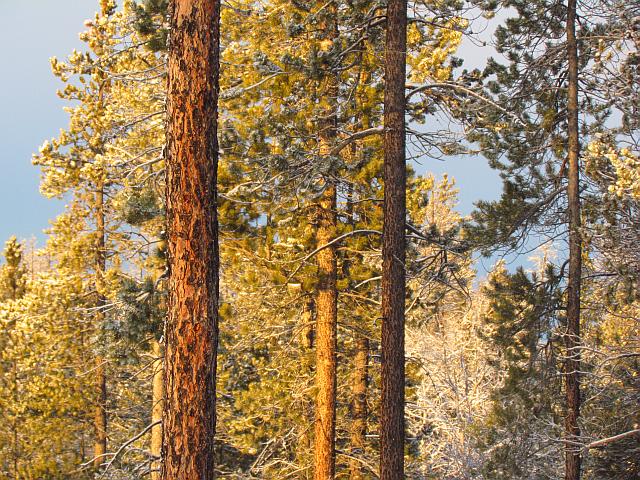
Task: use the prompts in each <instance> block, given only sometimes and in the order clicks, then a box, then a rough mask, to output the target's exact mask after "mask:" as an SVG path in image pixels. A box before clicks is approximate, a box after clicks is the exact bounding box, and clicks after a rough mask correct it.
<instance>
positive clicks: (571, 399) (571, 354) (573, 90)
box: [565, 0, 582, 480]
mask: <svg viewBox="0 0 640 480" xmlns="http://www.w3.org/2000/svg"><path fill="white" fill-rule="evenodd" d="M567 57H568V62H569V85H568V99H567V121H568V132H567V133H568V144H569V148H568V154H569V187H568V192H567V194H568V207H569V208H568V209H569V212H568V213H569V281H568V287H567V332H566V334H565V346H566V350H567V362H566V366H565V368H566V371H565V376H566V417H565V435H566V440H567V444H566V447H565V449H566V454H565V480H579V479H580V463H581V461H580V460H581V459H580V449H579V447H578V446H577V445H576V442H578V441H579V437H580V427H579V425H578V419H579V418H580V374H579V371H580V286H581V277H582V239H581V234H580V226H581V220H580V143H579V131H578V46H577V42H576V0H569V3H568V10H567Z"/></svg>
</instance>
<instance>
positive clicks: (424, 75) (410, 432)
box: [0, 0, 640, 480]
mask: <svg viewBox="0 0 640 480" xmlns="http://www.w3.org/2000/svg"><path fill="white" fill-rule="evenodd" d="M408 11H409V26H408V31H407V44H408V45H407V63H408V69H407V72H408V73H407V76H408V78H407V81H406V92H407V95H406V98H407V121H408V123H407V134H408V136H407V143H408V155H409V156H410V157H411V158H413V159H416V160H423V161H425V163H427V164H428V161H430V159H440V158H445V157H447V156H451V155H465V154H467V155H469V158H468V161H480V158H479V157H478V155H479V154H481V155H483V156H484V157H486V159H488V161H489V162H490V165H491V166H492V167H493V168H495V169H496V170H497V171H499V173H500V177H501V179H502V182H503V193H502V196H501V197H500V198H499V199H498V200H496V201H493V202H479V203H478V204H477V208H476V209H475V211H474V212H473V213H472V215H471V216H470V217H469V218H463V217H462V216H461V215H460V214H459V213H457V212H456V202H457V200H456V195H457V189H456V187H455V182H454V181H453V179H451V178H449V177H447V176H445V177H443V178H435V177H434V176H433V175H431V174H424V175H419V174H417V173H416V172H415V171H414V170H413V169H412V168H411V167H408V188H407V212H408V215H407V225H408V228H407V263H406V274H407V299H406V318H407V331H406V350H407V351H406V355H407V359H406V360H407V363H406V369H407V377H406V408H405V415H406V422H407V443H406V448H405V459H406V460H405V461H406V473H405V475H406V478H412V479H452V480H453V479H456V480H458V479H487V480H500V479H505V480H506V479H530V480H534V479H535V480H539V479H540V480H541V479H558V478H562V477H563V476H564V475H565V473H564V472H565V453H566V452H565V450H566V449H567V448H568V449H569V450H571V449H573V452H574V454H575V455H578V456H579V457H581V458H582V463H583V465H582V467H583V468H582V477H583V478H585V479H594V480H595V479H616V480H632V479H638V478H640V436H638V435H637V433H638V429H639V428H640V427H639V426H640V410H639V409H638V405H639V404H640V375H639V372H640V364H639V360H640V358H639V356H640V344H639V342H640V338H639V321H640V320H639V319H640V299H639V293H640V283H639V280H640V247H639V245H640V216H639V215H640V210H639V206H640V203H639V202H640V157H639V147H638V141H640V136H639V135H640V132H639V128H638V127H639V123H638V122H639V118H640V116H639V112H638V108H639V105H640V96H639V91H638V90H639V85H640V70H639V69H640V5H638V4H637V2H628V1H627V2H625V1H613V0H611V1H609V0H593V1H584V2H580V3H579V4H578V6H577V20H576V22H575V29H576V37H577V51H578V55H577V78H578V97H577V98H578V102H577V105H574V107H576V106H577V109H578V113H579V120H580V123H579V135H580V138H579V140H580V145H581V146H582V150H581V154H580V160H581V162H580V172H579V174H580V181H579V196H580V199H581V205H580V213H581V225H580V227H579V230H578V231H579V234H580V238H581V241H582V244H581V254H580V258H581V261H582V274H581V283H582V284H581V288H580V292H579V295H580V297H579V300H580V307H581V311H582V315H581V329H580V330H579V332H578V333H577V335H576V332H574V331H572V330H571V329H570V328H569V329H568V322H567V315H566V312H567V288H566V287H567V275H568V269H569V263H568V261H567V258H568V254H569V249H568V247H567V242H568V239H569V236H568V225H569V219H568V213H567V211H568V206H569V201H568V196H567V183H568V180H567V178H568V176H567V173H568V170H569V162H568V154H569V146H570V142H569V141H568V137H569V132H570V128H569V124H570V115H569V113H568V111H569V110H570V107H569V105H568V98H569V95H568V93H567V92H568V90H569V89H568V83H569V75H568V74H567V72H568V71H569V68H568V66H569V63H570V62H569V58H568V55H567V53H566V52H567V51H568V50H567V45H566V44H567V36H566V33H565V32H566V30H567V18H568V16H567V11H568V9H567V5H565V4H564V3H563V2H558V1H556V0H527V1H521V0H504V1H497V0H496V1H493V0H491V1H487V2H483V1H477V2H463V1H458V0H434V1H428V2H422V1H416V2H413V1H411V2H409V10H408ZM496 12H497V13H498V15H497V16H496ZM166 13H167V2H166V1H163V0H145V1H143V2H139V3H134V2H131V1H127V2H124V4H121V5H116V3H115V2H114V1H111V0H101V1H100V2H99V12H98V13H97V14H96V16H95V18H93V19H92V20H90V21H87V22H86V24H85V28H86V30H84V31H83V32H82V33H81V35H80V37H81V39H82V41H83V42H85V45H84V46H83V48H82V50H79V51H74V52H73V53H72V54H71V55H70V56H69V57H68V58H67V59H65V60H64V61H63V60H57V59H53V60H52V68H53V72H54V74H55V75H56V76H57V77H59V78H60V80H61V81H62V82H63V88H62V89H61V90H60V91H59V95H60V96H61V97H62V98H64V99H66V100H68V101H69V103H68V105H69V106H68V112H69V115H70V121H69V125H68V127H67V128H66V129H65V130H62V131H61V133H60V135H59V136H58V137H57V138H54V139H51V140H49V141H47V142H45V143H44V144H43V145H42V147H41V148H40V150H39V153H37V154H36V155H34V159H33V161H34V164H36V165H38V166H39V167H40V168H41V169H42V183H41V191H42V193H43V194H44V195H47V196H50V197H58V198H65V200H66V201H67V206H66V208H65V210H64V212H63V213H62V214H61V215H60V216H59V217H58V218H56V219H54V220H53V221H52V224H51V228H50V229H49V232H48V233H49V236H48V240H47V243H46V246H45V247H44V248H42V249H41V250H35V249H34V248H33V246H31V245H28V244H25V243H20V242H18V241H17V240H16V239H15V238H12V239H9V240H8V241H7V243H6V245H5V249H4V252H3V255H4V262H3V264H2V266H0V478H7V479H57V478H79V479H82V478H110V479H118V478H122V479H133V478H153V479H157V478H158V461H159V459H160V458H159V457H160V445H161V429H162V425H161V423H160V419H161V412H162V398H163V395H164V386H163V376H162V361H163V346H164V344H163V322H164V317H165V311H166V285H165V281H164V280H165V278H166V258H165V254H166V250H165V249H166V247H165V240H166V239H165V231H164V228H165V227H164V224H165V222H164V214H165V200H164V189H165V185H164V149H163V145H164V144H165V138H164V136H165V134H164V117H165V100H166V39H167V33H168V32H167V28H168V26H167V19H166ZM385 24H386V22H385V3H384V2H381V1H378V0H344V1H343V0H334V1H329V2H325V1H319V2H315V1H313V0H310V1H298V0H268V1H262V2H256V1H253V0H239V1H229V2H226V3H224V4H223V8H222V29H221V32H222V37H221V47H222V49H221V77H220V119H219V134H218V137H219V142H220V145H219V148H220V165H219V172H218V175H219V198H218V209H219V221H220V230H221V231H220V255H221V286H220V289H221V302H220V317H221V319H220V328H221V331H220V346H219V353H218V391H219V395H218V406H217V411H218V420H217V426H218V427H217V430H218V431H217V439H216V442H217V444H216V445H217V448H216V455H217V457H218V458H217V459H216V462H217V469H218V471H219V475H218V476H219V478H227V479H249V478H265V479H285V478H300V479H304V478H312V475H313V471H314V468H316V469H317V468H319V466H318V464H319V462H323V461H327V458H329V459H335V468H336V478H350V479H365V478H377V476H378V474H377V471H378V460H377V457H378V450H379V436H378V433H379V430H378V428H379V402H380V275H381V268H382V263H381V256H380V248H381V231H382V198H383V182H382V161H383V149H382V136H381V133H382V128H381V125H382V113H383V111H382V105H383V98H382V96H383V89H384V84H383V64H382V60H381V59H382V57H383V50H384V33H385V28H386V25H385ZM487 24H489V25H494V24H497V25H498V28H497V30H496V32H495V35H494V36H493V37H492V39H491V42H493V44H494V46H495V48H494V49H493V50H491V51H490V54H492V55H494V57H495V59H493V58H492V59H489V60H488V62H487V65H486V68H484V69H482V70H473V71H467V70H464V68H463V67H464V63H463V61H464V58H460V57H461V56H462V54H461V53H460V52H458V53H456V52H457V50H458V48H459V47H460V44H461V42H463V41H464V40H465V38H468V39H469V41H489V40H490V39H489V38H488V36H487V35H486V34H485V35H484V36H483V34H477V33H476V32H479V31H481V30H482V28H483V27H484V26H486V25H487ZM456 55H459V56H456ZM471 155H473V156H475V157H472V156H471ZM319 247H320V248H319ZM496 252H499V253H509V254H512V255H513V254H522V255H525V258H526V256H527V255H528V254H531V252H534V253H533V255H534V257H535V259H534V261H532V265H534V266H533V267H531V268H530V269H528V270H525V269H523V268H518V269H516V270H515V271H514V270H513V269H509V268H507V265H506V264H505V263H504V262H497V264H496V265H495V267H494V268H493V270H492V272H491V273H490V274H489V275H488V276H487V277H486V278H483V277H481V276H478V275H477V272H476V271H475V269H474V266H475V259H477V254H478V253H481V254H485V255H492V254H495V253H496ZM568 336H569V337H568ZM332 359H334V361H335V368H336V371H337V375H336V377H335V381H334V379H332V378H330V377H327V376H326V375H329V376H330V375H331V371H332V368H333V367H332V365H331V364H330V363H329V364H328V363H327V362H331V361H332ZM576 359H577V360H576ZM576 362H577V363H576ZM576 364H577V365H578V370H577V371H575V368H574V369H572V368H567V365H569V366H573V367H575V365H576ZM576 377H577V378H579V380H580V387H581V389H580V390H581V391H580V396H579V403H580V406H581V409H580V415H579V420H578V422H579V426H580V433H579V435H578V436H576V437H571V436H569V437H568V436H567V433H566V431H565V430H566V428H567V427H566V426H565V420H564V419H565V416H566V414H567V411H566V409H567V402H566V391H567V388H566V384H567V383H568V382H566V379H567V378H576ZM318 415H320V418H324V419H326V421H327V422H330V421H334V422H335V426H334V428H335V446H334V445H333V444H332V442H321V441H320V440H318V438H317V435H316V433H314V424H316V423H317V420H316V418H317V416H318ZM332 419H333V420H332ZM321 421H322V420H321ZM318 431H319V430H318V428H317V425H316V428H315V432H318ZM568 438H569V439H570V441H569V442H568V441H567V439H568ZM318 449H325V450H323V451H322V452H323V453H322V454H320V455H319V454H318ZM314 452H315V455H314Z"/></svg>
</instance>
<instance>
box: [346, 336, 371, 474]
mask: <svg viewBox="0 0 640 480" xmlns="http://www.w3.org/2000/svg"><path fill="white" fill-rule="evenodd" d="M368 363H369V339H368V338H367V337H366V336H365V335H363V334H362V333H357V334H356V351H355V355H354V359H353V380H352V382H353V391H352V399H351V418H352V420H351V456H352V457H353V458H352V459H351V461H350V465H349V478H351V479H352V480H364V479H365V478H366V477H365V474H364V470H363V468H362V463H361V462H360V461H359V460H358V457H361V456H362V454H363V453H364V449H365V445H366V443H365V442H366V434H367V387H368V385H369V382H368V380H369V372H368Z"/></svg>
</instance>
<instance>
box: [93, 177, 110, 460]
mask: <svg viewBox="0 0 640 480" xmlns="http://www.w3.org/2000/svg"><path fill="white" fill-rule="evenodd" d="M95 221H96V235H97V238H96V287H97V289H98V298H97V302H96V307H97V308H96V319H95V320H96V328H97V329H98V330H101V329H102V325H103V324H104V306H105V304H106V301H105V298H104V295H103V294H102V292H101V290H102V288H103V278H104V273H105V269H106V255H105V220H104V186H103V185H99V186H98V188H97V191H96V196H95ZM98 338H99V345H98V348H99V349H101V348H102V347H103V345H102V336H101V335H99V336H98ZM95 362H96V367H95V396H96V397H95V402H96V403H95V407H94V418H93V428H94V443H93V456H94V461H93V465H94V467H95V468H96V469H98V468H100V465H102V463H103V462H104V461H105V460H106V458H105V454H106V453H107V372H106V369H105V359H104V358H103V357H102V355H101V354H98V355H96V358H95Z"/></svg>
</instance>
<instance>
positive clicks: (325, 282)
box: [314, 185, 338, 480]
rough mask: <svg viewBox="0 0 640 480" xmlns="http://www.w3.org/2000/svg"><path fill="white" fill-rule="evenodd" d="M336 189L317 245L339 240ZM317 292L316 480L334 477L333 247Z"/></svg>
mask: <svg viewBox="0 0 640 480" xmlns="http://www.w3.org/2000/svg"><path fill="white" fill-rule="evenodd" d="M336 222H337V217H336V188H335V186H333V185H330V186H328V187H327V188H326V190H325V192H324V193H323V196H322V198H321V200H320V204H319V208H318V229H317V232H316V236H317V244H318V246H322V245H326V244H327V243H329V242H330V241H331V240H333V239H334V238H335V237H336ZM317 262H318V277H319V278H318V291H317V293H316V302H315V303H316V388H317V396H316V422H315V448H314V454H315V462H314V465H315V469H314V478H315V479H316V480H330V479H333V477H334V475H335V430H336V364H337V362H336V338H337V319H338V305H337V302H338V291H337V287H336V279H337V261H336V252H335V248H334V247H333V246H331V247H327V248H325V249H323V250H321V251H320V252H318V255H317Z"/></svg>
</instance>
